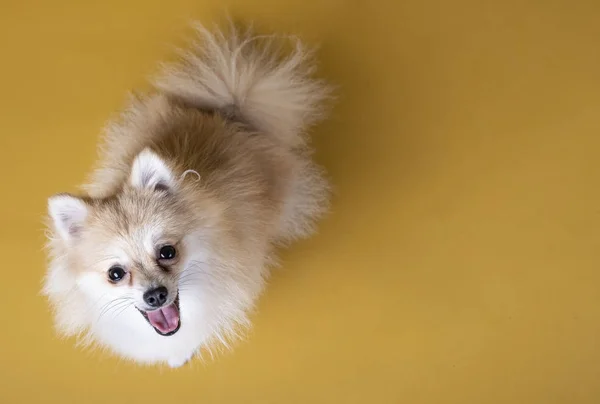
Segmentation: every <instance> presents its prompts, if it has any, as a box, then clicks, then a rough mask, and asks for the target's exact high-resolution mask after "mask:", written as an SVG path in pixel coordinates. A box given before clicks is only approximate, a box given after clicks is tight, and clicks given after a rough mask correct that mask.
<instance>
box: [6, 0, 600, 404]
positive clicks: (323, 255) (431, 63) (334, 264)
mask: <svg viewBox="0 0 600 404" xmlns="http://www.w3.org/2000/svg"><path fill="white" fill-rule="evenodd" d="M1 6H2V7H1V11H0V52H1V55H2V57H1V59H0V89H1V91H2V95H1V96H0V136H1V137H2V143H1V144H2V158H1V159H0V168H1V173H2V178H3V182H2V184H3V190H2V197H1V198H0V209H1V211H0V220H1V226H0V227H1V228H0V235H1V239H0V249H1V250H0V254H1V255H0V257H1V262H2V267H1V268H0V271H1V273H2V277H1V282H2V294H1V296H2V302H1V303H2V312H1V314H0V324H1V327H2V330H1V332H0V362H1V363H0V402H2V403H32V402H44V403H108V402H110V403H134V402H140V403H144V404H151V403H261V404H262V403H277V404H280V403H306V404H308V403H316V404H318V403H344V404H346V403H407V404H420V403H444V404H446V403H457V404H459V403H460V404H465V403H477V404H483V403H486V404H487V403H507V404H508V403H510V404H518V403H525V404H537V403H544V404H548V403H570V404H571V403H574V404H579V403H598V402H600V380H599V377H600V267H599V264H600V248H599V246H600V189H599V186H600V164H599V163H598V154H599V152H600V114H599V112H600V3H599V2H598V1H593V0H590V1H583V0H582V1H568V0H547V1H541V0H540V1H534V0H525V1H522V0H520V1H517V0H496V1H477V0H472V1H471V0H455V1H446V0H388V1H385V0H373V1H359V0H354V1H351V0H345V1H344V0H318V1H317V0H312V1H308V0H292V1H289V0H286V1H282V0H252V1H248V0H237V1H235V0H228V1H223V0H219V1H217V0H210V1H208V0H202V1H200V0H193V1H192V0H169V1H164V0H163V1H160V0H135V1H121V0H106V1H97V2H91V1H71V2H69V1H64V0H55V1H31V0H21V1H17V0H10V1H6V0H5V1H3V2H2V5H1ZM225 11H227V12H229V13H230V14H232V15H233V16H235V17H238V18H240V19H242V20H246V21H248V20H254V21H256V23H257V25H258V26H259V27H260V30H262V31H275V32H289V33H295V34H298V35H300V36H301V37H303V38H305V39H306V40H307V41H308V42H310V43H312V44H317V43H320V45H321V50H320V52H319V56H320V59H321V60H322V65H321V74H322V75H323V76H324V77H326V78H328V79H329V80H331V81H333V82H334V83H335V84H337V85H338V86H339V91H338V94H339V102H338V104H337V107H336V108H335V110H334V113H333V116H332V118H331V119H330V120H329V121H328V122H327V123H325V124H323V125H321V126H320V127H319V128H318V130H316V131H315V134H314V138H315V145H316V147H317V149H318V153H317V158H318V160H319V161H320V162H321V163H322V164H323V165H325V166H326V167H327V169H328V170H329V173H330V174H331V177H332V179H333V181H334V183H335V185H336V187H337V189H336V192H337V194H336V198H335V200H334V204H333V212H332V214H331V216H330V217H329V218H328V219H327V220H326V221H324V222H323V225H322V227H321V232H320V234H319V235H318V236H317V237H315V238H313V239H312V240H310V241H308V242H303V243H300V244H298V245H296V246H295V247H294V248H292V249H291V250H289V251H287V252H285V253H284V254H283V258H284V266H283V268H282V269H281V270H278V271H276V273H275V275H274V277H273V279H272V282H271V284H270V287H269V288H268V291H267V293H266V294H265V296H264V298H263V299H262V300H261V301H260V304H259V313H258V314H257V315H256V316H254V321H255V328H254V330H253V332H252V334H251V335H250V337H249V339H247V340H246V341H245V342H243V343H240V344H238V346H237V347H236V349H235V350H234V351H233V352H232V353H228V354H225V355H223V356H221V357H219V358H218V360H216V361H212V362H211V361H209V362H207V363H205V364H203V363H201V362H200V361H195V362H193V363H192V364H191V366H187V367H185V368H182V369H180V370H177V371H171V370H169V369H166V368H138V367H136V366H134V365H131V364H128V363H125V362H123V361H119V360H117V359H115V358H112V357H110V356H107V355H104V354H102V353H99V352H89V351H82V350H80V349H76V348H74V347H73V341H70V340H68V341H61V340H58V339H57V338H56V337H55V336H54V332H53V330H52V328H51V319H50V316H49V313H48V310H47V307H46V304H45V302H44V300H43V299H42V298H41V297H39V296H38V295H37V293H38V290H39V287H40V281H41V277H42V274H43V272H44V255H43V253H42V251H41V246H42V243H43V228H42V225H41V222H40V220H41V217H42V214H43V212H44V210H45V203H46V202H45V201H46V197H47V196H49V195H50V194H52V193H55V192H58V191H73V190H75V189H76V188H75V187H76V185H78V184H79V183H81V182H82V181H83V180H84V178H85V175H86V174H87V173H88V172H89V170H90V168H91V165H92V163H93V161H94V158H95V147H96V142H97V138H98V135H99V133H100V129H101V127H102V125H103V124H104V122H105V121H106V120H107V119H108V118H109V117H110V116H111V114H112V113H114V112H115V111H117V110H118V109H119V108H120V107H121V105H122V104H123V101H124V99H125V94H126V91H127V90H129V89H132V88H139V87H144V86H145V78H146V77H147V76H148V75H149V74H151V73H152V72H153V71H154V68H155V66H156V63H157V62H158V61H160V60H163V59H164V58H168V57H171V56H172V55H173V53H172V51H171V45H178V44H182V43H183V42H184V38H185V36H186V34H187V33H188V32H189V31H188V30H187V29H186V24H187V23H188V22H189V21H190V20H192V19H200V20H201V21H203V22H207V23H211V22H213V21H219V20H221V17H222V16H223V13H224V12H225Z"/></svg>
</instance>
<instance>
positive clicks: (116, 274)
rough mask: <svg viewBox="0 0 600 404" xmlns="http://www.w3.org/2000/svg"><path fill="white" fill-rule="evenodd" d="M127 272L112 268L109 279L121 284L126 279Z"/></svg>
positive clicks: (109, 271)
mask: <svg viewBox="0 0 600 404" xmlns="http://www.w3.org/2000/svg"><path fill="white" fill-rule="evenodd" d="M125 274H126V273H125V270H124V269H123V268H121V267H112V268H111V269H109V270H108V279H110V280H111V281H113V282H119V281H120V280H121V279H123V278H124V277H125Z"/></svg>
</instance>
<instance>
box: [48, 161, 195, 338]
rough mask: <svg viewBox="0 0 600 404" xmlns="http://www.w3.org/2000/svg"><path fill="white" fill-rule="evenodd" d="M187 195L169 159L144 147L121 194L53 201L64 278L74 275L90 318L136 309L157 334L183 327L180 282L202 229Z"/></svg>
mask: <svg viewBox="0 0 600 404" xmlns="http://www.w3.org/2000/svg"><path fill="white" fill-rule="evenodd" d="M184 193H185V190H184V189H183V186H182V184H181V182H180V179H179V178H176V177H175V175H174V172H173V170H172V169H171V168H170V167H169V166H168V164H166V163H165V161H164V160H163V159H161V158H160V157H159V156H158V155H156V154H155V153H153V152H151V151H149V150H144V151H142V152H141V153H140V154H139V155H138V156H137V157H136V158H135V160H134V161H133V164H132V167H131V173H130V176H129V178H128V180H127V181H126V183H125V184H124V185H123V186H122V187H121V189H120V190H119V191H118V192H117V193H116V194H115V195H112V196H110V197H107V198H102V199H92V198H80V197H76V196H73V195H69V194H59V195H56V196H53V197H51V198H50V199H49V203H48V210H49V216H50V219H51V220H50V222H51V228H52V233H53V238H54V243H55V244H58V245H59V246H60V250H61V251H62V253H63V255H64V257H62V259H63V262H64V263H65V264H66V266H68V268H69V271H68V275H66V276H70V277H73V278H75V279H73V284H74V285H75V287H76V288H77V291H78V292H79V293H82V294H83V295H84V296H85V297H86V299H87V302H88V304H89V305H90V310H89V311H90V313H89V314H88V315H89V316H94V317H95V320H98V319H100V318H101V317H102V316H107V317H114V316H116V315H118V313H119V312H122V311H124V310H130V311H131V310H132V309H133V308H135V309H137V311H139V313H140V316H141V317H140V318H142V317H143V318H145V319H146V320H147V322H148V323H149V324H150V325H151V326H152V327H153V328H154V330H155V331H156V332H157V333H159V334H161V335H165V336H168V335H172V334H175V333H176V332H177V331H178V330H179V327H180V325H181V316H180V306H179V292H180V291H179V288H180V284H181V283H183V282H182V280H183V279H184V277H185V274H184V272H185V269H186V267H189V266H190V260H192V259H197V257H198V254H201V253H202V252H201V251H198V250H199V249H200V250H201V249H202V246H201V245H198V246H194V247H191V246H190V243H189V242H188V241H187V239H186V237H189V235H190V234H192V233H193V232H194V231H197V229H199V228H202V226H203V223H198V218H197V215H195V214H194V213H193V210H194V207H193V206H190V204H189V203H187V202H186V198H185V195H184ZM191 249H194V251H190V250H191ZM95 320H91V321H89V322H90V323H91V322H93V321H95Z"/></svg>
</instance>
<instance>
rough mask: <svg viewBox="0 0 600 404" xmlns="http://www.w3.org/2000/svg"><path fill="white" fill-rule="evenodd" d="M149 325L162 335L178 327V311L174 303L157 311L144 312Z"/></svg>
mask: <svg viewBox="0 0 600 404" xmlns="http://www.w3.org/2000/svg"><path fill="white" fill-rule="evenodd" d="M146 315H147V316H148V320H150V324H152V325H153V326H154V328H156V329H157V330H158V331H160V332H162V333H163V334H167V333H169V332H171V331H173V330H175V329H176V328H177V326H178V325H179V310H178V309H177V306H176V305H175V303H171V304H170V305H168V306H165V307H161V308H160V309H158V310H154V311H148V312H146Z"/></svg>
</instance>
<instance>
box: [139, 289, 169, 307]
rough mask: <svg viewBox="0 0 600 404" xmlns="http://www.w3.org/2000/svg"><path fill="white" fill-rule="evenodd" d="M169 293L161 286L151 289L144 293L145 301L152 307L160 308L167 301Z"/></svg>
mask: <svg viewBox="0 0 600 404" xmlns="http://www.w3.org/2000/svg"><path fill="white" fill-rule="evenodd" d="M168 295H169V291H168V290H167V288H165V287H164V286H159V287H158V288H155V289H150V290H148V291H146V293H144V301H145V302H146V303H148V306H150V307H156V308H159V307H160V306H162V305H163V304H165V302H166V301H167V296H168Z"/></svg>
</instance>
